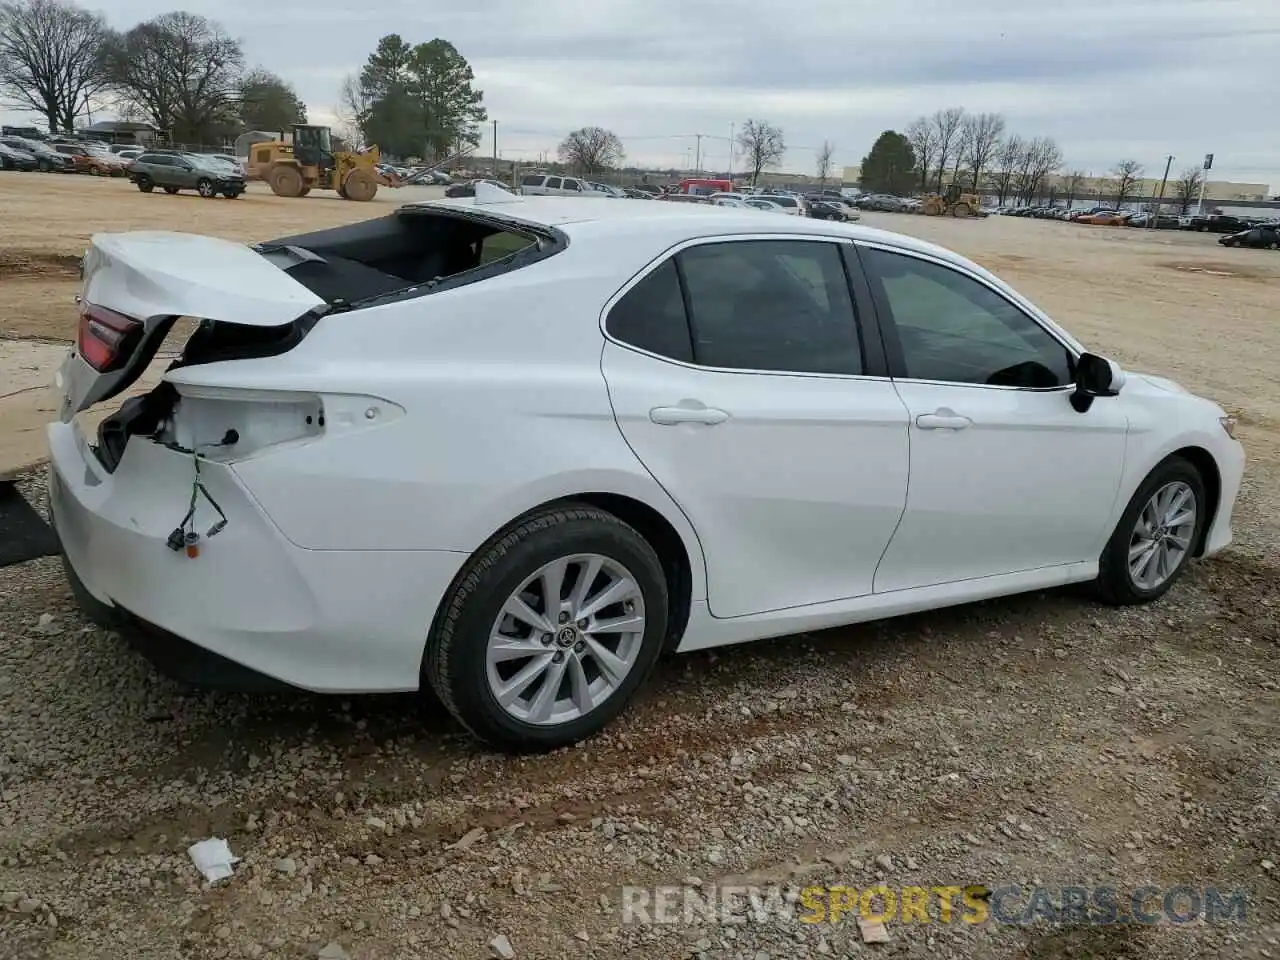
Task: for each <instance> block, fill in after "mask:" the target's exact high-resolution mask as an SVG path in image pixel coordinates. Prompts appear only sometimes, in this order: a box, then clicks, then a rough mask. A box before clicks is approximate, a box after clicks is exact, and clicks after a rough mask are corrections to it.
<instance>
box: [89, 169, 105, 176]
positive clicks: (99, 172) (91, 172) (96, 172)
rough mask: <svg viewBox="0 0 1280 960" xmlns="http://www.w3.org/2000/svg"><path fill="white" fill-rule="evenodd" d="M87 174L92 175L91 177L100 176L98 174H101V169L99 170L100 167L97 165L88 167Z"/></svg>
mask: <svg viewBox="0 0 1280 960" xmlns="http://www.w3.org/2000/svg"><path fill="white" fill-rule="evenodd" d="M89 175H90V176H92V177H100V176H102V170H101V169H100V168H98V167H90V168H89Z"/></svg>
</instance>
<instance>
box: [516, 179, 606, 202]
mask: <svg viewBox="0 0 1280 960" xmlns="http://www.w3.org/2000/svg"><path fill="white" fill-rule="evenodd" d="M520 192H521V193H523V194H524V195H525V196H528V197H604V196H606V194H603V193H601V192H600V191H599V190H595V189H593V188H592V187H591V185H590V184H589V183H588V182H587V181H586V180H580V179H578V178H577V177H562V176H555V175H552V174H545V173H531V174H529V175H528V176H527V177H525V178H524V179H523V180H521V181H520Z"/></svg>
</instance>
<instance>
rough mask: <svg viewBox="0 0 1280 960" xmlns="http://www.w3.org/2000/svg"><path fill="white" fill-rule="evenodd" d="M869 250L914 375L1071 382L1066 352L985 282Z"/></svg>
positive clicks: (1005, 382)
mask: <svg viewBox="0 0 1280 960" xmlns="http://www.w3.org/2000/svg"><path fill="white" fill-rule="evenodd" d="M867 253H868V255H869V256H868V260H869V262H870V264H871V266H872V269H873V270H874V271H875V273H876V274H878V276H879V279H880V282H881V284H882V285H883V289H884V294H885V298H886V299H887V301H888V306H889V310H890V312H891V313H892V318H893V324H894V326H895V328H896V329H897V333H898V340H899V341H900V343H901V345H902V354H903V360H904V362H905V364H906V375H907V376H908V377H912V378H914V379H919V380H942V381H951V382H956V383H980V384H990V385H993V386H1014V387H1058V386H1065V385H1066V384H1068V383H1071V382H1072V379H1073V374H1072V360H1071V355H1070V354H1069V353H1068V352H1067V349H1066V347H1064V346H1063V345H1062V344H1061V343H1059V342H1058V341H1057V340H1056V339H1054V338H1053V337H1052V336H1051V335H1050V334H1049V333H1048V332H1047V331H1046V330H1045V329H1044V328H1043V327H1041V326H1040V325H1039V324H1038V323H1037V322H1036V321H1035V320H1033V319H1032V318H1031V317H1029V316H1028V315H1027V314H1025V313H1023V312H1022V310H1020V309H1018V307H1016V306H1014V304H1012V303H1011V302H1009V301H1008V300H1006V299H1005V298H1004V297H1002V296H1000V295H999V294H997V293H996V292H995V291H994V290H992V289H991V288H989V287H987V286H986V285H985V284H982V283H979V282H978V281H976V280H974V279H972V278H970V277H967V276H965V275H964V274H962V273H959V272H958V271H955V270H952V269H949V268H948V267H944V266H941V265H939V264H936V263H930V262H928V261H926V260H919V259H917V258H915V257H908V256H903V255H901V254H896V253H887V252H885V251H883V250H868V251H867Z"/></svg>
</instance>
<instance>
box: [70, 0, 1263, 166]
mask: <svg viewBox="0 0 1280 960" xmlns="http://www.w3.org/2000/svg"><path fill="white" fill-rule="evenodd" d="M88 5H90V6H92V5H93V2H92V0H90V2H89V4H88ZM99 5H100V6H102V7H103V9H104V12H105V13H106V15H107V17H108V19H109V20H110V21H111V23H112V25H113V26H115V27H118V28H124V27H127V26H129V25H131V24H132V23H134V22H137V21H139V20H142V19H146V18H148V17H150V16H154V15H155V14H158V13H162V12H164V11H166V10H169V9H174V6H175V5H174V4H172V3H166V2H164V0H110V2H109V3H102V0H99ZM182 6H183V8H184V9H187V10H190V11H192V12H194V13H199V14H203V15H205V16H208V17H210V18H213V19H217V20H219V21H220V22H221V23H222V24H223V25H224V26H225V27H226V28H227V29H228V31H230V32H231V33H232V34H234V35H235V36H237V37H239V38H241V40H242V41H243V44H244V48H245V52H246V55H247V57H248V59H249V61H250V62H251V63H254V64H261V65H263V66H265V67H267V68H269V69H272V70H275V71H276V72H278V73H280V74H281V75H282V76H284V77H285V78H286V79H288V80H289V81H291V82H292V83H293V84H294V85H295V87H296V88H297V90H298V92H299V93H300V94H301V96H302V98H303V99H304V100H305V101H306V102H307V104H308V107H309V108H310V111H311V113H312V116H313V118H314V119H317V120H320V121H321V122H326V121H332V115H333V112H334V109H335V106H336V104H337V101H338V90H339V85H340V83H341V80H342V78H343V76H344V75H346V74H348V73H351V72H354V71H357V70H358V69H359V67H360V65H361V63H362V62H363V61H364V59H365V58H366V57H367V55H368V54H369V52H370V51H371V50H372V49H373V47H374V45H375V44H376V42H377V40H378V38H379V37H380V36H381V35H383V34H386V33H392V32H396V33H399V34H401V35H402V36H403V37H404V38H405V39H406V40H409V41H410V42H419V41H424V40H430V39H432V38H434V37H441V38H444V39H446V40H449V41H450V42H452V43H453V44H454V45H455V46H456V47H457V48H458V49H459V51H461V53H462V54H463V56H465V57H466V58H467V59H468V60H469V61H470V62H471V64H472V67H473V68H474V70H475V73H476V79H477V86H478V87H479V88H481V89H482V90H483V91H484V95H485V104H486V106H487V107H488V109H489V115H490V117H491V118H493V119H496V120H498V122H499V123H498V148H499V150H500V152H501V153H502V155H503V156H504V157H515V158H523V159H528V160H536V159H537V158H538V156H539V154H540V153H542V152H551V151H554V149H555V145H556V144H557V142H558V141H559V140H560V139H561V138H562V137H563V135H564V134H565V133H566V132H567V131H569V130H570V129H573V128H575V127H580V126H584V125H588V124H598V125H600V126H604V127H608V128H609V129H612V130H614V131H615V132H616V133H618V134H619V135H620V136H621V137H622V138H623V141H624V144H625V146H626V149H627V153H628V155H629V156H630V157H631V158H633V159H635V160H637V161H641V162H654V163H661V164H673V165H680V164H682V163H685V162H687V161H688V160H690V159H691V157H692V151H693V149H694V145H695V141H694V138H693V137H692V136H691V135H692V134H697V133H702V134H704V135H705V136H704V138H703V140H702V151H703V155H704V157H706V158H707V159H706V161H705V163H704V166H711V167H723V166H724V164H725V162H726V160H727V156H728V150H729V135H730V128H731V124H735V123H736V124H739V125H740V124H741V123H742V121H743V120H745V119H747V118H748V117H756V118H761V119H765V120H768V121H770V122H772V123H774V124H776V125H778V126H780V127H781V128H782V129H783V130H784V132H785V135H786V142H787V145H788V150H787V154H786V158H785V161H784V164H783V167H784V169H788V170H795V171H802V172H807V171H810V170H811V169H812V167H813V162H814V149H815V148H816V147H818V146H819V145H820V144H821V143H822V141H823V140H824V139H829V140H831V141H832V142H833V143H834V144H835V146H836V163H837V164H838V165H844V164H856V163H858V162H859V160H860V159H861V157H862V156H863V154H865V153H866V151H867V149H868V148H869V147H870V145H871V142H872V141H873V140H874V139H875V137H876V135H877V134H879V133H880V131H882V130H884V129H886V128H891V127H893V128H898V129H901V128H902V127H903V126H905V124H906V123H908V122H909V121H910V120H911V119H912V118H914V117H916V116H918V115H920V114H922V113H926V112H932V111H933V110H935V109H937V108H939V107H947V106H963V107H965V108H967V109H969V110H971V111H983V110H989V111H999V112H1001V113H1003V114H1004V115H1005V116H1006V117H1007V118H1008V122H1009V127H1010V129H1012V130H1015V131H1017V132H1019V133H1024V134H1027V135H1047V136H1052V137H1055V138H1057V140H1058V142H1059V143H1060V145H1061V146H1062V149H1063V153H1064V155H1065V158H1066V162H1067V165H1068V166H1070V167H1079V168H1082V169H1084V170H1086V171H1089V172H1092V173H1094V174H1097V175H1102V174H1104V173H1106V172H1107V171H1108V170H1109V169H1110V168H1111V167H1113V166H1114V165H1115V163H1116V161H1118V160H1120V159H1124V158H1130V157H1131V158H1134V159H1137V160H1139V161H1141V162H1142V163H1143V164H1145V165H1146V168H1147V171H1148V174H1149V175H1155V176H1158V175H1159V174H1160V173H1161V172H1162V171H1163V167H1164V160H1165V157H1166V156H1167V155H1168V154H1174V155H1175V158H1176V159H1175V160H1174V171H1175V172H1176V171H1177V170H1178V169H1179V168H1180V167H1182V166H1185V165H1187V164H1195V163H1198V162H1199V161H1200V160H1201V159H1202V157H1203V155H1204V154H1205V153H1206V152H1210V151H1212V152H1213V153H1214V154H1215V155H1216V159H1215V163H1214V171H1213V176H1214V179H1231V180H1238V181H1246V182H1261V183H1270V184H1274V185H1275V189H1276V191H1280V126H1278V125H1277V124H1276V123H1275V121H1274V117H1275V114H1274V110H1273V109H1270V108H1272V107H1273V105H1274V104H1275V102H1276V96H1277V94H1276V91H1277V90H1280V57H1277V56H1276V50H1277V44H1276V41H1277V38H1280V0H1158V2H1157V0H1070V2H1064V3H1050V2H1049V0H959V2H957V0H895V2H891V3H885V2H883V0H875V2H868V0H788V2H765V0H737V2H729V0H718V2H713V0H604V2H601V0H595V2H592V3H586V2H580V0H472V3H471V4H465V3H451V4H449V5H447V6H446V5H444V4H440V5H437V4H432V3H420V2H411V0H378V2H376V3H360V2H357V3H352V2H350V0H306V2H302V0H271V2H262V0H188V2H187V3H185V4H183V5H182ZM491 145H492V141H491V140H490V139H489V136H488V134H487V132H486V138H485V141H484V144H483V145H482V150H484V151H485V152H486V153H487V152H489V150H490V149H491ZM739 162H740V161H739Z"/></svg>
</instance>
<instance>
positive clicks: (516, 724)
mask: <svg viewBox="0 0 1280 960" xmlns="http://www.w3.org/2000/svg"><path fill="white" fill-rule="evenodd" d="M490 552H491V551H490ZM580 553H597V554H600V555H602V556H606V557H609V558H611V559H613V560H616V561H617V562H619V563H621V564H622V565H623V566H625V567H626V568H627V569H628V570H629V571H630V572H631V574H632V576H634V577H635V578H636V581H637V583H638V584H639V586H640V590H641V593H642V595H643V597H644V604H645V633H644V639H643V641H642V644H641V649H640V653H639V655H638V657H637V660H636V663H635V665H634V666H633V667H632V669H631V672H630V673H629V674H628V675H627V678H626V679H625V680H624V681H623V683H622V685H621V686H620V687H619V688H618V689H617V690H615V691H614V692H613V693H612V694H611V695H610V697H609V699H608V700H606V701H605V703H604V704H603V705H601V706H600V707H598V708H597V709H595V710H593V711H592V712H591V713H590V714H588V715H587V716H585V717H579V718H578V719H577V720H573V721H571V722H568V723H562V724H556V725H554V726H538V725H535V724H529V723H525V722H523V721H521V720H518V719H517V718H515V717H513V716H511V715H510V714H508V713H507V712H506V710H504V709H503V708H502V707H501V706H500V705H499V704H498V703H497V701H496V700H495V699H494V697H493V694H492V692H491V691H490V689H489V681H488V673H487V663H486V648H487V641H488V637H489V632H490V630H491V629H492V627H493V624H494V621H495V620H496V619H497V617H498V613H499V611H500V609H501V606H502V604H504V603H505V602H506V600H507V598H508V597H510V596H511V594H512V593H514V592H515V590H516V588H517V587H519V586H520V584H521V583H523V582H524V581H525V580H526V579H527V578H528V577H530V576H531V575H533V573H534V572H536V571H537V570H538V568H539V567H541V566H543V565H544V564H546V563H549V562H551V561H552V560H555V559H557V558H560V557H566V556H571V555H573V554H580ZM484 555H485V552H484V551H481V552H480V553H478V554H477V559H478V560H483V559H484ZM459 593H462V594H463V596H462V597H460V598H459V596H458V595H459ZM459 599H460V600H461V603H460V608H458V609H457V611H456V614H455V615H452V616H451V615H450V614H451V610H452V609H454V608H455V607H458V600H459ZM442 610H443V612H444V616H443V617H442V618H441V622H440V623H439V624H438V625H437V632H439V634H440V635H439V636H438V637H436V638H435V639H436V641H437V642H442V643H445V644H447V646H448V656H447V661H446V665H445V669H444V671H443V675H433V676H432V677H431V683H432V686H433V687H435V689H436V693H437V694H439V695H440V697H441V699H442V700H443V701H444V702H445V703H446V704H447V705H450V706H451V709H452V712H453V713H454V715H455V716H457V717H458V719H459V720H461V721H462V722H463V723H464V725H466V726H467V727H468V728H470V729H471V730H472V732H473V733H475V734H476V735H477V736H479V737H480V738H481V739H484V740H487V741H489V742H492V743H495V744H498V745H500V746H504V747H512V746H515V747H518V748H519V749H523V750H531V751H540V750H549V749H555V748H557V747H561V746H565V745H567V744H569V743H573V742H576V741H578V740H581V739H583V738H585V737H588V736H590V735H591V734H593V733H595V732H596V731H598V730H600V729H601V728H602V727H604V726H605V725H606V724H608V723H609V722H610V721H611V720H613V719H614V718H615V717H616V716H617V715H618V714H619V713H621V712H622V710H623V709H624V708H625V707H626V705H627V703H628V701H629V700H630V699H631V696H632V694H633V693H634V692H635V690H636V688H637V687H639V686H640V684H641V683H643V682H644V680H645V678H646V677H647V676H648V675H649V673H650V672H651V670H652V668H653V665H654V664H655V663H656V662H657V659H658V655H659V653H660V652H661V649H662V644H663V640H664V637H665V634H666V629H667V588H666V580H665V578H664V576H663V573H662V566H661V564H660V562H659V560H658V557H657V555H656V554H655V553H654V552H653V549H652V548H651V547H649V545H648V544H647V543H646V542H645V540H644V539H643V538H642V537H641V536H640V535H639V534H638V533H636V532H635V531H634V530H633V529H631V528H630V527H628V526H627V525H626V524H623V523H622V522H621V521H619V520H616V519H613V518H610V517H608V515H604V514H602V515H600V518H599V519H595V518H589V517H588V518H578V517H575V518H573V519H568V520H564V521H562V522H558V523H553V524H551V525H549V526H547V527H545V528H543V529H541V530H538V531H536V532H535V533H533V534H532V535H530V536H528V537H526V538H524V539H522V540H521V541H520V542H519V543H517V544H516V545H515V546H513V547H511V548H510V549H508V550H506V551H505V553H503V554H502V555H501V557H500V558H499V559H498V560H497V561H496V562H495V563H493V564H492V565H491V566H489V567H487V568H483V564H481V569H480V571H479V576H478V579H477V580H476V581H475V582H471V578H470V577H464V578H463V579H462V581H461V583H460V584H459V586H458V587H457V588H456V589H455V590H454V591H451V593H450V595H449V597H447V598H446V601H445V604H444V606H443V607H442ZM429 673H432V674H434V671H429ZM442 685H443V686H444V687H445V689H441V686H442Z"/></svg>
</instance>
